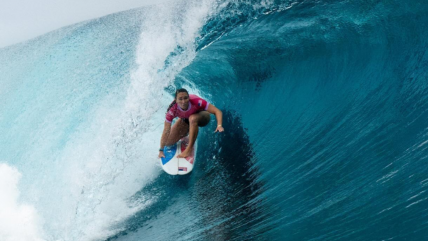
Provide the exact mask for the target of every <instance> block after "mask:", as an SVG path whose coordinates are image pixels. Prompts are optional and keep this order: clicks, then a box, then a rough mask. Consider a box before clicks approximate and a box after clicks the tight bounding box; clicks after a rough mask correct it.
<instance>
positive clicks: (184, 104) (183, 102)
mask: <svg viewBox="0 0 428 241" xmlns="http://www.w3.org/2000/svg"><path fill="white" fill-rule="evenodd" d="M175 101H176V102H177V104H178V106H180V108H181V109H182V110H187V108H189V95H188V94H187V93H186V92H180V93H178V94H177V99H175Z"/></svg>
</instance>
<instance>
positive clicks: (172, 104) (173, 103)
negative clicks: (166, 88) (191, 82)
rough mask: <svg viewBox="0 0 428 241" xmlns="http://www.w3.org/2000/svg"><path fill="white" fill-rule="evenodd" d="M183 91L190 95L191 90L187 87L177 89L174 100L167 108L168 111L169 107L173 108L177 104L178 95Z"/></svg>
mask: <svg viewBox="0 0 428 241" xmlns="http://www.w3.org/2000/svg"><path fill="white" fill-rule="evenodd" d="M182 92H185V93H186V94H187V95H189V92H188V91H187V90H186V89H183V88H181V89H178V90H176V91H175V96H174V101H172V103H171V104H170V105H169V106H168V109H167V110H166V112H168V111H169V109H171V108H172V107H173V106H174V105H175V103H177V102H176V101H175V100H176V99H177V95H178V93H182Z"/></svg>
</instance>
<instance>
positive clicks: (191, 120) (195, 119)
mask: <svg viewBox="0 0 428 241" xmlns="http://www.w3.org/2000/svg"><path fill="white" fill-rule="evenodd" d="M199 119H200V118H199V115H198V114H193V115H191V116H189V125H197V124H198V122H199Z"/></svg>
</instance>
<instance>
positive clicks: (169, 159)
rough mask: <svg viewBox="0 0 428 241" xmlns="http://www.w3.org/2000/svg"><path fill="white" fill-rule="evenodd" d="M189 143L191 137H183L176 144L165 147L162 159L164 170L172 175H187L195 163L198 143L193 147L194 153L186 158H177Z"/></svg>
mask: <svg viewBox="0 0 428 241" xmlns="http://www.w3.org/2000/svg"><path fill="white" fill-rule="evenodd" d="M188 144H189V137H188V136H186V137H183V138H181V140H179V141H178V142H177V143H176V144H174V145H172V146H165V147H164V151H163V153H164V155H165V157H162V158H161V159H160V163H161V165H162V168H163V170H164V171H165V172H166V173H168V174H170V175H185V174H188V173H190V172H191V171H192V170H193V165H194V164H195V156H196V155H195V154H196V143H195V146H194V147H193V150H192V154H191V155H190V156H188V157H186V158H177V156H178V155H179V154H181V152H182V151H184V150H185V149H186V147H187V145H188Z"/></svg>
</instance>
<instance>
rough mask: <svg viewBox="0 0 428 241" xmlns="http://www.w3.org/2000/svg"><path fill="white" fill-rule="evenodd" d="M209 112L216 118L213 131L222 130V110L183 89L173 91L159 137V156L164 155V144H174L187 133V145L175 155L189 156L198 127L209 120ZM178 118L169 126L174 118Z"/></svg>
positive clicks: (204, 124)
mask: <svg viewBox="0 0 428 241" xmlns="http://www.w3.org/2000/svg"><path fill="white" fill-rule="evenodd" d="M210 113H211V114H214V115H215V117H216V119H217V128H216V130H215V131H214V132H223V131H224V128H223V127H222V126H221V125H222V121H223V114H222V112H221V111H220V110H219V109H217V108H216V107H215V106H214V105H212V104H210V103H208V102H207V101H206V100H204V99H202V98H200V97H199V96H196V95H189V92H187V90H185V89H178V90H177V91H176V92H175V99H174V101H173V102H172V103H171V104H170V105H169V107H168V110H167V112H166V117H165V125H164V128H163V133H162V137H161V143H160V149H159V157H165V155H164V153H163V149H164V147H165V146H170V145H174V144H175V143H176V142H177V141H178V140H180V139H181V138H183V137H185V136H187V135H188V134H189V145H188V146H187V147H186V150H184V151H183V152H182V153H181V154H180V155H178V156H177V157H179V158H185V157H188V156H190V154H191V150H192V148H193V146H194V145H195V141H196V138H197V137H198V132H199V127H204V126H206V125H207V124H208V123H209V122H210ZM176 117H178V118H179V119H178V120H177V121H176V122H175V124H174V126H172V128H171V123H172V120H173V119H174V118H176Z"/></svg>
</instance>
